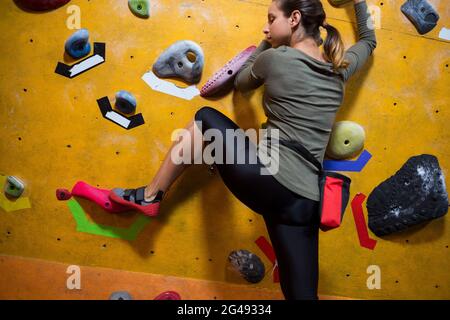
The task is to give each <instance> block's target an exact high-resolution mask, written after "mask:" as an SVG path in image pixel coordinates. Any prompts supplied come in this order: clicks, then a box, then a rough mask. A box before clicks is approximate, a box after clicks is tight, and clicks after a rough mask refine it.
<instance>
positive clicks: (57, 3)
mask: <svg viewBox="0 0 450 320" xmlns="http://www.w3.org/2000/svg"><path fill="white" fill-rule="evenodd" d="M15 1H16V3H17V4H18V5H19V6H20V7H22V8H25V9H28V10H34V11H45V10H53V9H56V8H59V7H61V6H63V5H65V4H66V3H68V2H69V1H70V0H15Z"/></svg>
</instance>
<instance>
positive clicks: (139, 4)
mask: <svg viewBox="0 0 450 320" xmlns="http://www.w3.org/2000/svg"><path fill="white" fill-rule="evenodd" d="M128 6H129V7H130V10H131V12H133V13H134V14H135V15H137V16H138V17H142V18H148V17H149V16H150V3H149V1H148V0H128Z"/></svg>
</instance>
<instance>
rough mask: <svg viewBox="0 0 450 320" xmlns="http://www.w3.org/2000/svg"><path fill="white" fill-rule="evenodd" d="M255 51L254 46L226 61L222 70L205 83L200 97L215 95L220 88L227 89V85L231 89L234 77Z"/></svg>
mask: <svg viewBox="0 0 450 320" xmlns="http://www.w3.org/2000/svg"><path fill="white" fill-rule="evenodd" d="M255 49H256V47H255V46H250V47H248V48H247V49H245V50H244V51H242V52H241V53H239V54H238V55H237V56H235V57H234V58H233V59H231V60H230V61H228V62H227V64H226V65H225V66H224V67H223V68H222V69H220V70H219V71H217V72H216V73H215V74H214V75H213V76H212V77H211V79H209V80H208V82H206V84H205V85H204V86H203V87H202V89H201V90H200V95H201V96H202V97H208V96H211V95H213V94H215V93H217V92H218V91H219V90H220V89H221V88H225V87H227V85H230V88H232V87H233V79H234V77H235V76H236V74H237V72H238V71H239V69H241V67H242V66H243V64H244V63H245V61H247V59H248V58H249V57H250V56H251V54H252V53H253V51H255Z"/></svg>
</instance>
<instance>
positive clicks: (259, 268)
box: [228, 250, 265, 283]
mask: <svg viewBox="0 0 450 320" xmlns="http://www.w3.org/2000/svg"><path fill="white" fill-rule="evenodd" d="M228 261H229V263H230V264H231V266H232V267H233V268H234V270H236V271H237V272H238V273H240V275H241V276H242V277H243V278H244V279H245V280H247V281H248V282H251V283H258V282H260V281H261V280H262V279H263V278H264V275H265V267H264V263H263V262H262V261H261V259H260V258H259V257H258V256H257V255H256V254H254V253H251V252H250V251H248V250H237V251H232V252H231V253H230V255H229V256H228Z"/></svg>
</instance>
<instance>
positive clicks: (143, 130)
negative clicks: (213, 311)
mask: <svg viewBox="0 0 450 320" xmlns="http://www.w3.org/2000/svg"><path fill="white" fill-rule="evenodd" d="M367 2H368V4H369V5H375V6H378V7H379V9H380V12H381V28H380V29H377V30H376V35H377V41H378V46H377V48H376V50H375V53H374V55H373V57H371V58H370V60H369V61H368V63H367V64H366V65H365V67H364V69H363V70H361V71H360V72H358V73H357V74H355V75H354V77H353V78H352V79H351V80H350V81H349V82H348V84H347V87H346V92H345V99H344V104H343V106H342V107H341V109H340V111H339V113H338V115H337V120H351V121H355V122H357V123H359V124H361V125H362V126H363V127H364V129H365V130H366V136H367V140H366V143H365V149H366V150H368V151H369V152H370V153H371V154H372V158H371V159H370V161H369V162H368V164H367V165H366V166H365V167H364V169H363V170H362V171H361V172H351V173H348V172H347V173H346V174H348V176H350V177H351V179H352V187H351V188H352V189H351V199H352V198H353V197H354V196H355V195H356V194H357V193H359V192H361V193H363V194H365V195H367V196H368V195H369V194H370V192H371V191H372V190H373V188H374V187H376V186H377V185H378V184H379V183H380V182H382V181H383V180H385V179H387V178H388V177H390V176H391V175H393V174H394V173H395V172H396V171H397V170H398V169H399V168H400V167H401V166H402V165H403V164H404V163H405V162H406V160H407V159H408V158H409V157H411V156H413V155H419V154H423V153H428V154H433V155H435V156H436V157H438V159H439V163H440V166H441V168H442V169H443V173H444V175H445V177H446V183H447V185H449V180H448V179H447V177H448V174H449V171H448V167H449V165H450V159H449V155H450V146H449V144H448V141H449V140H450V135H449V131H448V128H447V123H448V121H449V120H450V116H449V110H448V107H449V98H448V88H449V84H450V83H449V68H448V64H449V63H450V57H449V43H448V42H447V41H445V40H442V39H440V38H439V37H438V34H439V31H440V30H441V28H442V27H445V26H447V27H448V26H449V25H448V23H449V16H450V15H449V10H450V7H448V5H447V6H446V1H439V0H430V1H429V2H430V3H431V4H433V5H434V7H435V8H436V9H437V11H438V12H439V14H440V16H441V17H440V20H439V22H438V25H437V26H436V28H435V29H433V30H432V31H431V32H429V33H428V34H426V35H423V36H421V35H419V34H418V33H417V32H416V30H415V28H414V27H413V26H412V24H411V23H410V22H409V21H408V20H407V19H406V17H404V16H403V14H402V13H401V12H400V5H401V4H402V3H403V1H397V0H395V1H394V0H387V1H372V0H368V1H367ZM269 3H270V0H249V1H245V0H241V1H238V0H205V1H200V0H190V1H178V0H151V10H150V11H151V12H150V18H149V19H147V20H145V19H139V18H137V17H135V16H134V15H133V14H132V13H131V12H130V10H129V9H128V6H127V1H125V0H122V1H117V0H109V1H108V0H95V1H89V0H72V1H71V2H70V3H69V4H68V5H66V6H64V7H62V8H59V9H57V10H54V11H51V12H46V13H30V12H25V11H22V10H21V9H19V8H18V7H17V6H16V5H15V4H14V3H13V2H12V1H1V2H0V28H1V33H0V40H1V41H0V42H1V43H2V46H0V70H1V73H2V74H1V76H0V97H1V98H0V115H1V117H0V130H1V131H0V133H1V143H0V154H1V157H0V174H2V184H3V181H4V180H5V176H6V175H14V176H17V177H19V178H21V179H22V180H24V181H25V183H26V192H25V194H24V195H23V197H28V199H29V202H30V206H31V208H24V209H21V210H14V211H9V210H6V209H5V206H6V207H7V206H8V205H5V201H7V200H5V199H3V198H2V199H1V200H0V201H1V202H0V204H2V209H0V254H6V255H13V256H21V257H31V258H40V259H45V260H52V261H57V262H63V263H70V264H78V265H85V266H99V267H108V268H114V269H122V270H128V271H138V272H146V273H154V274H162V275H168V276H178V277H186V278H197V279H205V280H213V281H223V282H226V281H232V280H230V279H229V277H228V273H227V271H226V267H225V265H226V260H227V256H228V254H229V252H230V251H232V250H236V249H241V248H242V249H247V250H250V251H252V252H254V253H256V254H258V255H259V256H260V257H261V258H262V260H263V262H264V264H265V265H266V269H267V275H266V277H265V278H264V280H263V281H262V282H261V283H259V284H256V285H251V286H253V287H261V288H265V289H274V290H277V289H279V285H278V284H274V283H273V282H272V277H271V275H270V271H271V270H270V269H271V263H270V261H269V260H268V259H267V258H266V257H265V255H264V254H263V253H262V252H261V251H260V250H259V248H258V247H257V246H256V244H255V242H254V241H255V240H256V239H257V238H258V237H259V236H261V235H264V236H266V237H268V236H267V233H266V231H265V227H264V222H263V220H262V218H261V217H259V216H257V215H256V214H255V213H253V212H252V211H251V210H249V209H248V208H247V207H245V206H244V205H242V204H241V203H240V202H239V201H238V200H237V199H235V198H234V196H233V195H232V194H231V193H230V192H229V191H228V190H227V188H226V187H225V185H224V184H223V182H222V181H221V179H220V176H219V175H218V173H214V172H210V171H209V169H208V167H207V166H206V165H198V166H195V167H192V168H190V169H189V170H188V171H186V172H185V174H184V175H183V176H182V177H181V178H180V179H179V180H178V181H177V182H176V183H175V184H174V186H173V187H172V188H171V189H170V191H169V192H168V194H167V196H166V198H165V202H164V204H163V207H162V211H161V214H160V216H159V217H158V218H155V219H151V221H150V222H149V223H148V224H147V225H146V226H145V227H144V229H143V230H142V231H141V232H140V233H139V235H138V236H137V238H136V239H135V240H134V241H128V240H123V239H118V238H111V237H104V236H101V235H94V234H88V233H84V232H79V231H77V226H76V222H75V220H74V217H73V216H72V214H71V212H70V210H69V208H68V205H67V203H66V202H62V201H58V200H57V199H56V197H55V190H56V189H57V188H61V187H64V188H68V189H71V188H72V186H73V185H74V184H75V182H76V181H78V180H83V181H86V182H88V183H90V184H92V185H94V186H99V187H100V188H105V189H109V188H112V187H115V186H124V187H137V186H141V185H143V184H145V183H147V182H149V181H150V180H151V178H152V175H153V174H154V173H155V172H156V170H157V168H158V166H159V165H160V163H161V162H162V160H163V158H164V156H165V154H166V152H167V150H168V149H169V147H170V145H171V140H170V137H171V134H172V132H173V130H175V129H177V128H182V127H184V126H185V125H186V124H187V122H188V121H189V120H191V119H192V117H193V115H194V113H195V111H196V110H198V109H199V108H200V107H202V106H204V105H209V106H213V107H215V108H217V109H219V110H220V111H222V112H223V113H225V114H226V115H228V116H229V117H231V118H232V119H233V120H235V121H236V122H237V123H238V124H239V125H240V126H241V127H243V128H245V129H247V128H251V127H254V128H259V125H260V123H261V122H263V121H264V120H265V118H264V113H263V110H262V107H261V98H262V92H263V90H262V89H259V90H257V91H256V92H255V93H254V94H250V95H242V94H240V93H236V92H234V93H230V94H228V95H227V96H225V97H223V98H221V99H214V100H206V99H203V98H201V97H199V96H197V97H195V98H194V99H192V100H191V101H187V100H183V99H179V98H176V97H173V96H170V95H166V94H163V93H160V92H156V91H153V90H152V89H151V88H150V87H149V86H148V85H147V84H146V83H144V81H142V80H141V77H142V75H143V74H144V73H145V72H146V71H148V70H150V68H151V66H152V64H153V63H154V61H155V60H156V58H157V57H158V56H159V55H160V54H161V53H162V52H163V51H164V50H165V49H166V48H167V47H168V46H169V45H171V44H172V43H173V42H175V41H178V40H185V39H188V40H192V41H195V42H197V43H198V44H200V45H201V46H202V48H203V50H204V53H205V68H204V71H203V76H202V80H201V82H200V85H202V84H204V83H205V82H206V81H207V79H208V78H209V77H210V76H211V75H212V74H213V73H214V72H215V71H217V70H218V69H219V68H221V67H222V66H223V64H224V63H225V62H227V61H228V60H229V59H230V58H232V57H233V56H234V55H235V54H236V53H238V52H240V51H241V50H243V49H244V48H246V47H247V46H249V45H251V44H255V45H257V44H259V42H260V40H261V39H262V36H263V35H262V31H261V30H262V27H263V25H264V23H265V20H266V13H267V7H268V5H269ZM323 4H324V7H325V10H326V13H327V21H328V22H329V23H330V24H332V25H334V26H336V27H337V28H338V29H339V30H340V32H341V34H342V36H343V39H344V42H345V45H346V47H349V46H350V45H351V44H353V43H354V42H355V40H356V33H355V32H356V29H355V24H354V21H355V17H354V10H353V6H352V5H350V6H349V7H346V8H340V9H338V8H333V7H331V6H330V5H329V3H328V2H327V1H323ZM69 5H76V6H78V7H79V8H80V13H81V27H83V28H87V29H88V30H89V31H90V35H91V38H90V40H91V42H93V41H95V42H104V43H106V63H104V64H102V65H100V66H98V67H96V68H94V69H92V70H90V71H88V72H86V73H84V74H82V75H80V76H78V77H76V78H74V79H68V78H64V77H62V76H60V75H57V74H56V73H55V72H54V70H55V66H56V64H57V62H58V61H61V62H63V61H66V63H68V64H71V63H72V62H71V61H70V60H65V59H66V58H65V57H64V42H65V40H66V39H67V38H68V37H69V36H70V35H71V34H72V33H73V30H69V29H68V28H67V26H66V21H67V19H68V18H69V16H70V15H69V14H68V13H67V8H68V7H69ZM445 23H447V25H445ZM299 76H301V75H299ZM173 82H175V83H177V84H181V82H178V81H175V80H173ZM200 85H199V87H200ZM122 89H123V90H128V91H130V92H132V93H133V94H134V95H135V96H136V98H137V100H138V107H137V111H138V112H141V113H142V114H143V116H144V118H145V125H143V126H140V127H137V128H134V129H132V130H128V131H127V130H125V129H123V128H121V127H119V126H117V125H115V124H113V123H112V122H110V121H107V120H105V119H104V118H103V117H102V116H101V114H100V111H99V109H98V106H97V103H96V100H97V99H99V98H101V97H103V96H108V97H110V99H111V100H112V99H113V97H114V94H115V93H116V92H117V91H118V90H122ZM78 202H79V203H80V204H81V206H82V207H83V209H84V211H85V212H86V213H87V214H88V219H89V220H90V222H91V223H92V224H94V223H96V224H101V225H108V226H115V227H120V228H126V227H129V226H130V225H132V224H133V222H134V221H136V218H137V214H125V215H114V214H109V213H106V212H104V211H103V210H102V209H100V208H98V207H96V206H95V205H93V204H90V203H88V202H87V201H83V200H79V201H78ZM363 207H364V212H365V214H366V219H367V211H366V209H365V202H364V204H363ZM16 209H17V208H16ZM447 220H448V217H447V216H444V217H443V218H441V219H438V220H434V221H432V222H430V223H428V224H427V225H426V226H424V227H420V228H414V229H412V230H409V231H406V232H404V233H401V234H396V235H391V236H388V237H383V238H378V237H376V236H375V235H373V234H372V233H371V232H370V231H369V235H370V236H371V237H372V238H374V239H376V240H377V241H378V243H377V245H376V247H375V249H374V250H368V249H365V248H362V247H361V246H360V245H359V242H358V236H357V232H356V228H355V223H354V221H353V217H352V212H351V207H350V204H349V206H348V207H347V212H346V214H345V219H344V221H343V226H342V227H341V228H339V229H337V230H334V231H330V232H328V233H321V238H320V284H319V292H320V293H321V294H328V295H340V296H349V297H356V298H369V299H370V298H446V299H448V298H450V288H449V287H450V275H449V273H448V270H449V266H450V260H449V256H450V255H449V248H448V245H449V242H450V239H449V236H450V229H449V224H448V221H447ZM370 265H377V266H379V267H380V271H381V289H373V290H370V289H368V287H367V285H366V281H367V278H368V277H369V276H370V275H369V274H368V273H367V271H366V270H367V268H368V266H370ZM172 289H173V288H172ZM236 298H239V294H238V293H236Z"/></svg>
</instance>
